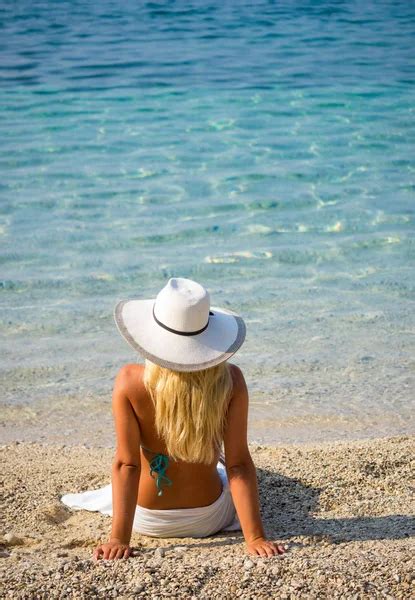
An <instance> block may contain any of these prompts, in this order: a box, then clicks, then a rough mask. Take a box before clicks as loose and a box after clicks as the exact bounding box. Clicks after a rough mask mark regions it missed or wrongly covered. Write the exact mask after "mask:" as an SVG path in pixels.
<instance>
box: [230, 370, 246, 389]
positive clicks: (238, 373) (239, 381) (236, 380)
mask: <svg viewBox="0 0 415 600" xmlns="http://www.w3.org/2000/svg"><path fill="white" fill-rule="evenodd" d="M229 367H230V371H231V375H232V381H233V395H236V394H238V392H245V390H246V381H245V377H244V374H243V372H242V369H241V368H240V367H238V365H235V364H231V363H229Z"/></svg>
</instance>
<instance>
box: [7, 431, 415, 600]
mask: <svg viewBox="0 0 415 600" xmlns="http://www.w3.org/2000/svg"><path fill="white" fill-rule="evenodd" d="M249 446H250V450H251V452H252V457H253V460H254V463H255V465H256V467H257V476H258V483H259V491H260V501H261V513H262V517H263V521H264V526H265V529H266V531H267V534H268V536H269V537H270V538H271V539H274V540H276V541H280V542H282V543H284V544H287V546H288V550H287V553H286V554H285V555H284V557H283V558H280V557H272V558H268V559H265V558H260V557H248V556H247V555H246V554H245V548H244V540H243V537H242V533H241V532H239V531H238V532H229V533H218V534H216V535H214V536H210V537H209V538H202V539H197V538H175V539H155V538H148V537H147V538H146V537H145V536H141V535H139V534H137V533H135V532H133V535H132V539H131V545H132V546H134V548H135V556H134V557H132V558H130V559H128V560H127V561H103V560H101V561H98V563H96V562H94V561H93V560H92V558H91V556H92V551H93V548H94V547H95V545H96V544H98V543H99V542H100V541H105V540H106V539H107V535H108V533H109V531H110V527H111V517H108V516H105V515H102V514H100V513H97V512H90V511H84V510H82V511H74V510H71V509H69V508H67V507H66V506H65V505H63V504H62V503H61V502H60V500H59V498H60V496H61V495H62V494H64V493H67V492H76V491H84V490H87V489H97V488H99V487H102V486H104V485H107V484H108V483H109V482H110V478H111V471H110V465H111V460H112V457H113V449H112V448H99V447H86V446H85V445H77V446H74V445H66V444H54V443H50V442H40V443H39V442H12V443H9V444H3V445H2V446H1V448H0V449H1V455H2V463H3V467H2V472H3V474H4V475H3V477H4V482H3V485H4V500H5V502H4V510H3V511H2V521H1V533H2V542H3V543H2V546H1V548H0V554H1V557H2V560H1V561H0V569H1V571H2V581H3V582H4V595H3V596H4V597H5V598H22V599H23V598H33V597H39V598H85V599H88V600H89V599H90V598H108V597H110V598H111V597H117V598H123V599H124V600H125V599H126V598H128V599H133V598H134V599H135V598H143V599H144V598H146V599H147V598H161V597H163V596H165V595H167V596H168V597H177V598H192V597H197V598H202V599H204V598H206V599H207V598H212V597H213V598H229V599H230V598H235V597H236V596H238V597H241V598H246V599H248V598H250V599H256V598H258V599H262V598H263V599H264V600H265V598H267V599H268V598H270V597H278V598H282V599H283V598H285V599H287V600H288V599H289V600H291V599H292V598H295V599H296V598H304V597H307V598H315V599H317V598H326V597H327V598H329V597H330V598H333V597H339V598H342V597H354V598H356V599H360V598H375V597H382V598H383V597H385V598H388V597H389V598H407V597H410V595H411V593H412V590H413V586H414V580H413V569H412V560H413V543H414V537H413V536H414V535H415V519H414V503H413V499H412V489H411V476H412V473H413V465H412V464H411V462H413V456H414V454H415V453H414V450H415V437H414V436H393V437H387V438H378V439H367V440H353V441H343V440H339V441H336V442H318V443H313V444H307V445H305V444H284V445H281V446H274V445H268V444H267V445H265V444H253V443H250V444H249ZM5 534H11V535H14V536H15V538H16V540H15V542H13V541H6V540H5V538H4V535H5ZM411 536H412V537H411ZM9 538H10V536H9ZM9 538H7V539H9ZM178 547H179V548H178ZM178 579H180V586H178V585H177V584H178ZM167 592H168V593H167Z"/></svg>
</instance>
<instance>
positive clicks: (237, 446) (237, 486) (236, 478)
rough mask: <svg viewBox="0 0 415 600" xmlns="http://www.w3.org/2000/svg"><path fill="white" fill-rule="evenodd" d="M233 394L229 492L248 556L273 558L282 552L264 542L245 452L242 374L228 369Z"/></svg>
mask: <svg viewBox="0 0 415 600" xmlns="http://www.w3.org/2000/svg"><path fill="white" fill-rule="evenodd" d="M231 369H232V377H233V383H234V387H233V394H232V399H231V401H230V405H229V409H228V414H227V426H226V430H225V434H224V448H225V463H226V472H227V475H228V480H229V489H230V492H231V494H232V499H233V503H234V505H235V509H236V512H237V515H238V518H239V521H240V523H241V528H242V533H243V535H244V538H245V542H246V544H247V550H248V553H249V554H254V555H255V554H259V555H260V556H272V555H274V554H283V553H284V552H285V550H284V548H283V547H282V546H279V545H277V544H274V542H271V541H269V540H267V539H266V535H265V532H264V528H263V525H262V520H261V514H260V509H259V494H258V483H257V477H256V470H255V465H254V463H253V460H252V457H251V454H250V452H249V448H248V441H247V429H248V404H249V399H248V390H247V387H246V382H245V378H244V376H243V374H242V371H241V370H240V369H239V367H237V366H236V365H231Z"/></svg>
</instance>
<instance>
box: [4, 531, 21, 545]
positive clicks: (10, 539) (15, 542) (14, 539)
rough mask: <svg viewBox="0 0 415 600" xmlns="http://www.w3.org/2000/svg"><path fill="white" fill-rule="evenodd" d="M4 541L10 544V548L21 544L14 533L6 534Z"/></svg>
mask: <svg viewBox="0 0 415 600" xmlns="http://www.w3.org/2000/svg"><path fill="white" fill-rule="evenodd" d="M4 540H5V541H6V542H7V543H8V544H10V546H17V545H18V544H21V543H22V540H21V539H20V538H19V537H18V536H17V535H15V534H14V533H6V535H5V536H4Z"/></svg>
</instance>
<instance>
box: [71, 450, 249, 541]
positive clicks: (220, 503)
mask: <svg viewBox="0 0 415 600" xmlns="http://www.w3.org/2000/svg"><path fill="white" fill-rule="evenodd" d="M217 470H218V473H219V476H220V478H221V480H222V493H221V495H220V496H219V498H218V499H217V500H215V502H213V503H212V504H209V505H208V506H200V507H197V508H169V509H162V510H153V509H149V508H144V507H143V506H138V505H137V506H136V510H135V515H134V522H133V530H134V531H136V532H137V533H141V534H143V535H147V536H150V537H160V538H169V537H206V536H208V535H212V534H214V533H217V532H219V531H236V530H240V529H241V525H240V522H239V519H238V517H237V515H236V511H235V506H234V504H233V500H232V496H231V493H230V490H229V482H228V477H227V475H226V469H225V467H224V465H223V464H222V463H221V462H218V464H217ZM61 502H63V504H65V505H66V506H69V508H73V509H75V510H91V511H98V512H100V513H102V514H104V515H109V516H112V484H111V483H110V484H108V485H106V486H104V487H102V488H99V489H97V490H88V491H86V492H80V493H79V494H64V495H63V496H61Z"/></svg>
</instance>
